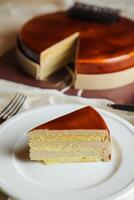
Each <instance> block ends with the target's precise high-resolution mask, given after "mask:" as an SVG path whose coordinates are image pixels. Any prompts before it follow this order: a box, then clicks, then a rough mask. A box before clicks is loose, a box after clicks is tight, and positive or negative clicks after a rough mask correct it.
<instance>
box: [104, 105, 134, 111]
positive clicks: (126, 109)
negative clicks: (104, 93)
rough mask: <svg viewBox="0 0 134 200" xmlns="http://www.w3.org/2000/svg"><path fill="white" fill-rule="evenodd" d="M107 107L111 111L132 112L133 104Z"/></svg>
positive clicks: (133, 109)
mask: <svg viewBox="0 0 134 200" xmlns="http://www.w3.org/2000/svg"><path fill="white" fill-rule="evenodd" d="M107 106H109V107H111V108H113V109H118V110H124V111H128V112H134V104H107Z"/></svg>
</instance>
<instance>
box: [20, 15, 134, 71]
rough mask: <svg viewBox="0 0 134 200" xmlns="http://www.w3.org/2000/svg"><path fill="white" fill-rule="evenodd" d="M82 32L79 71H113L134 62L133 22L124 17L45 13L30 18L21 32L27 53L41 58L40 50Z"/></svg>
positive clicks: (125, 67)
mask: <svg viewBox="0 0 134 200" xmlns="http://www.w3.org/2000/svg"><path fill="white" fill-rule="evenodd" d="M75 32H79V33H80V36H79V39H78V40H79V42H78V45H77V55H76V71H77V72H78V73H83V74H88V73H90V74H96V73H110V72H115V71H120V70H124V69H127V68H129V67H133V66H134V22H133V21H131V20H129V19H126V18H123V17H121V18H120V20H118V21H116V22H114V23H112V24H100V23H93V22H87V21H82V20H78V19H72V18H70V17H68V16H67V13H66V12H58V13H53V14H47V15H42V16H39V17H36V18H34V19H32V20H31V21H29V22H27V23H26V24H25V25H24V26H23V27H22V30H21V32H20V35H19V45H20V48H21V50H22V51H23V52H24V53H25V55H26V56H28V57H30V58H31V59H32V60H34V61H35V62H39V55H40V53H41V52H42V51H43V50H45V49H47V48H49V47H51V46H52V45H54V44H56V43H57V42H59V41H61V40H63V39H65V38H66V37H68V36H70V35H72V34H73V33H75Z"/></svg>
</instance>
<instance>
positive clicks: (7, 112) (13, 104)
mask: <svg viewBox="0 0 134 200" xmlns="http://www.w3.org/2000/svg"><path fill="white" fill-rule="evenodd" d="M25 100H26V96H25V95H24V94H21V93H16V95H15V96H14V97H13V98H12V100H11V101H10V102H9V104H8V105H7V106H6V107H5V108H4V109H3V110H2V111H1V112H0V118H3V119H4V120H6V119H8V118H10V117H12V116H13V115H15V114H16V113H17V112H18V111H19V109H20V108H21V107H22V105H23V103H24V102H25Z"/></svg>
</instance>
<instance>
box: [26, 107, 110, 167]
mask: <svg viewBox="0 0 134 200" xmlns="http://www.w3.org/2000/svg"><path fill="white" fill-rule="evenodd" d="M28 137H29V147H30V158H31V160H36V161H43V162H44V163H45V164H55V163H72V162H94V161H109V160H110V159H111V139H110V132H109V130H108V127H107V125H106V123H105V121H104V120H103V118H102V117H101V116H100V114H99V113H98V112H97V111H96V110H95V109H93V108H92V107H89V106H87V107H84V108H81V109H79V110H76V111H74V112H71V113H69V114H66V115H64V116H61V117H59V118H57V119H54V120H52V121H49V122H47V123H44V124H42V125H40V126H38V127H36V128H34V129H33V130H31V131H30V132H29V133H28Z"/></svg>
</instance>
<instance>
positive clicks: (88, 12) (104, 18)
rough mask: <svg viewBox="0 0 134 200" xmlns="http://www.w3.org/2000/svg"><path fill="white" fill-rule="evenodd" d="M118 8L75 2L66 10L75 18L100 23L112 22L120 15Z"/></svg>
mask: <svg viewBox="0 0 134 200" xmlns="http://www.w3.org/2000/svg"><path fill="white" fill-rule="evenodd" d="M119 13H120V10H118V9H112V8H107V7H100V6H93V5H88V4H83V3H77V2H76V3H75V4H74V6H73V7H71V8H70V9H69V10H68V15H69V16H70V17H72V18H75V19H81V20H86V21H94V22H100V23H113V22H115V21H117V20H118V19H119V17H120V15H119Z"/></svg>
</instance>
